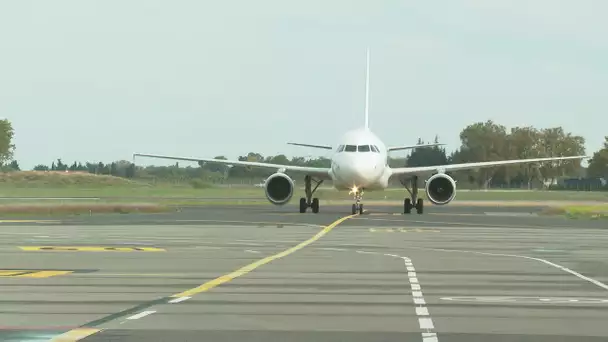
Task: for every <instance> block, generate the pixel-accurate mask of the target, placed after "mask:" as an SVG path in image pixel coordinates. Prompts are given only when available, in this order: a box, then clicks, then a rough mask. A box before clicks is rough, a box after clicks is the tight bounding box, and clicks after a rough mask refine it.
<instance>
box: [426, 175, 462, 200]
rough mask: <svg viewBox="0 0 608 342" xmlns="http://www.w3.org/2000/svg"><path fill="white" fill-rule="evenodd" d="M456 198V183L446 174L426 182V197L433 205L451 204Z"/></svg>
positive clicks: (433, 177)
mask: <svg viewBox="0 0 608 342" xmlns="http://www.w3.org/2000/svg"><path fill="white" fill-rule="evenodd" d="M455 196H456V182H454V179H452V177H450V176H448V175H446V174H445V173H438V174H435V175H433V176H431V178H429V179H427V181H426V197H427V198H428V199H429V201H431V202H432V203H433V204H437V205H443V204H448V203H450V202H451V201H452V200H453V199H454V197H455Z"/></svg>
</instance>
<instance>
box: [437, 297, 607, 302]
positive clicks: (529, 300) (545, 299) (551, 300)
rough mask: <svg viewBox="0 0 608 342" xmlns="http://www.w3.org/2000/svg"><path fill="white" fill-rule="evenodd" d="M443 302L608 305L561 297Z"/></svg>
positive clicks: (470, 299)
mask: <svg viewBox="0 0 608 342" xmlns="http://www.w3.org/2000/svg"><path fill="white" fill-rule="evenodd" d="M441 300H446V301H451V302H476V303H479V304H483V303H520V304H543V303H546V304H567V303H576V304H607V303H608V299H603V298H560V297H541V298H538V297H492V296H487V297H481V296H480V297H443V298H441Z"/></svg>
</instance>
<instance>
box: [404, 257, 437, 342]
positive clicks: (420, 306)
mask: <svg viewBox="0 0 608 342" xmlns="http://www.w3.org/2000/svg"><path fill="white" fill-rule="evenodd" d="M401 259H403V263H404V264H405V266H406V268H407V269H408V272H407V276H408V279H409V281H410V286H411V287H412V300H413V301H414V304H415V305H417V306H416V316H418V325H420V329H422V330H424V331H423V332H422V341H423V342H438V341H439V339H438V338H437V333H434V332H432V331H431V330H433V329H435V325H434V324H433V320H432V319H431V317H430V314H429V308H428V307H427V306H426V301H425V300H424V296H423V295H422V288H421V286H420V284H419V282H418V278H417V277H416V272H412V271H410V269H412V270H413V269H414V265H413V264H412V261H411V260H410V259H409V258H406V257H401Z"/></svg>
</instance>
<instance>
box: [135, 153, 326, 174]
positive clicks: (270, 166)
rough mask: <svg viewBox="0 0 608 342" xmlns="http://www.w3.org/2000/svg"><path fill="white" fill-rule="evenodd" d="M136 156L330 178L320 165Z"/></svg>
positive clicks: (148, 155)
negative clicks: (300, 173)
mask: <svg viewBox="0 0 608 342" xmlns="http://www.w3.org/2000/svg"><path fill="white" fill-rule="evenodd" d="M136 156H139V157H150V158H159V159H172V160H183V161H193V162H211V163H219V164H226V165H238V166H249V167H259V168H266V169H276V170H277V171H279V170H281V171H282V172H286V171H294V172H302V173H306V174H309V175H311V176H317V177H319V178H323V179H330V176H329V171H330V169H329V168H322V167H308V166H295V165H282V164H270V163H260V162H249V161H240V160H224V159H211V158H188V157H173V156H163V155H157V154H143V153H134V154H133V157H136Z"/></svg>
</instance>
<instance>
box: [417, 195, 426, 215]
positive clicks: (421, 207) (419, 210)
mask: <svg viewBox="0 0 608 342" xmlns="http://www.w3.org/2000/svg"><path fill="white" fill-rule="evenodd" d="M416 202H417V203H416V212H417V213H418V214H422V213H423V212H424V201H423V200H422V198H419V199H418V201H416Z"/></svg>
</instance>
